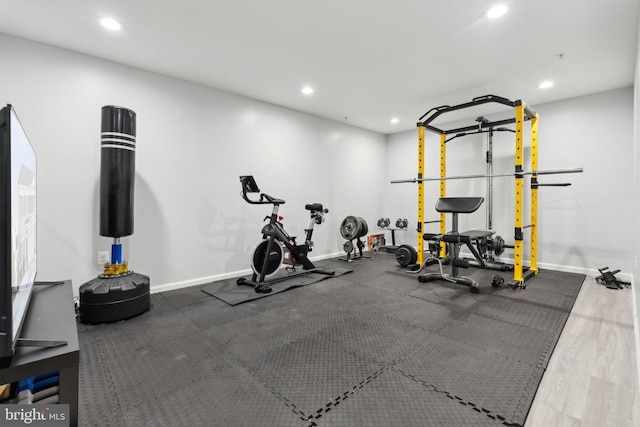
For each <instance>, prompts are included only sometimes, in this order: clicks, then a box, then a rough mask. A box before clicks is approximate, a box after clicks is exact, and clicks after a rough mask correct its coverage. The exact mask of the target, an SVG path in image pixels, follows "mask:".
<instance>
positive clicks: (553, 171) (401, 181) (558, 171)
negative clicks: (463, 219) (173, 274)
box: [391, 168, 583, 184]
mask: <svg viewBox="0 0 640 427" xmlns="http://www.w3.org/2000/svg"><path fill="white" fill-rule="evenodd" d="M582 172H583V168H569V169H548V170H538V171H523V172H519V173H515V172H514V173H503V174H492V175H486V174H484V175H454V176H443V177H440V178H411V179H397V180H392V181H391V184H404V183H416V182H425V181H444V180H451V179H473V178H502V177H512V176H522V175H554V174H563V173H582Z"/></svg>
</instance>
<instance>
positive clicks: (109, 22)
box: [100, 18, 122, 31]
mask: <svg viewBox="0 0 640 427" xmlns="http://www.w3.org/2000/svg"><path fill="white" fill-rule="evenodd" d="M100 24H101V25H102V26H103V27H105V28H107V29H109V30H112V31H119V30H121V29H122V24H121V23H119V22H118V21H116V20H115V19H113V18H102V19H101V20H100Z"/></svg>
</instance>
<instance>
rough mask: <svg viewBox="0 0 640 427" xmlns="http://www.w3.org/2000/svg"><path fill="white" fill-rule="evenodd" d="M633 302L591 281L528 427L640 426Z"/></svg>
mask: <svg viewBox="0 0 640 427" xmlns="http://www.w3.org/2000/svg"><path fill="white" fill-rule="evenodd" d="M632 296H633V293H632V291H631V289H629V288H625V289H621V290H611V289H607V288H606V287H605V286H603V285H599V284H597V283H596V281H595V279H594V278H593V277H587V279H586V280H585V282H584V284H583V285H582V289H581V290H580V293H579V294H578V298H577V299H576V302H575V305H574V307H573V310H572V311H571V315H570V316H569V319H568V320H567V323H566V325H565V327H564V330H563V331H562V335H561V336H560V340H559V341H558V344H557V346H556V348H555V351H554V352H553V355H552V356H551V359H550V361H549V366H548V367H547V371H546V372H545V374H544V377H543V378H542V382H541V383H540V387H539V388H538V391H537V393H536V396H535V399H534V401H533V405H532V407H531V410H530V412H529V415H528V417H527V420H526V423H525V427H539V426H544V427H547V426H554V427H559V426H567V427H586V426H597V427H607V426H612V427H613V426H615V427H624V426H640V398H639V393H638V368H637V366H636V361H637V359H636V348H635V337H634V331H633V308H632Z"/></svg>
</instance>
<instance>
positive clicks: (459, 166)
mask: <svg viewBox="0 0 640 427" xmlns="http://www.w3.org/2000/svg"><path fill="white" fill-rule="evenodd" d="M524 101H526V99H525V100H524ZM532 107H533V108H534V109H535V110H536V111H537V112H538V114H539V116H540V119H539V142H538V146H539V148H538V156H539V165H538V169H540V170H543V169H563V168H574V167H583V168H584V173H582V174H567V175H551V176H540V177H539V181H540V182H543V183H544V182H546V183H552V182H571V183H572V185H571V186H570V187H559V188H557V187H546V188H541V189H540V190H539V191H538V217H539V218H538V229H539V230H538V232H539V238H538V263H539V266H540V267H541V268H554V269H560V270H565V271H578V272H585V273H588V274H592V275H596V274H598V272H597V268H598V267H600V268H601V267H605V266H609V267H610V268H612V269H613V268H618V269H621V270H622V271H623V272H624V273H627V274H629V273H631V271H632V268H633V256H632V255H631V254H632V250H633V248H634V242H635V240H634V232H635V230H636V221H635V220H634V209H633V200H634V196H633V194H632V185H631V183H632V182H633V177H634V173H633V164H634V162H633V160H634V159H633V156H632V155H631V153H632V152H633V117H634V115H633V89H632V88H630V87H629V88H622V89H618V90H613V91H608V92H604V93H598V94H595V95H590V96H583V97H579V98H573V99H568V100H564V101H559V102H554V103H549V104H544V105H533V106H532ZM508 114H511V117H513V111H509V110H507V111H505V113H504V114H497V115H488V116H487V117H489V118H492V119H497V118H499V117H502V118H505V117H509V115H508ZM475 117H476V115H474V116H472V117H471V118H470V120H467V121H462V122H458V123H456V124H465V125H469V124H473V123H474V119H475ZM442 127H443V128H447V129H448V128H453V127H454V125H453V124H452V125H443V126H442ZM529 135H530V134H529V126H528V125H525V144H524V145H525V148H524V152H525V157H526V158H525V169H527V170H528V168H527V167H526V165H528V164H529V163H528V162H529V158H530V154H531V153H530V149H529V147H530V143H529ZM417 139H418V138H417V130H416V131H410V132H404V133H400V134H396V135H391V136H390V137H389V138H388V142H387V174H388V176H389V179H400V178H411V177H414V176H416V172H417ZM425 141H426V142H425V153H426V154H425V155H426V168H425V176H427V177H437V176H439V136H438V135H436V134H434V133H429V132H427V135H426V138H425ZM485 151H486V136H484V135H483V136H480V135H478V136H469V137H465V138H459V139H456V140H454V141H451V142H450V143H448V144H447V175H449V176H453V175H468V174H483V173H486V164H485V161H484V156H485V155H484V153H485ZM514 154H515V136H514V134H513V133H498V134H496V136H495V137H494V173H496V174H498V173H513V170H514ZM438 185H439V184H438V182H437V181H434V182H430V183H426V184H425V186H426V192H427V196H426V199H425V200H426V201H425V215H426V217H427V219H437V218H438V217H437V213H436V212H435V209H433V206H435V201H436V199H437V197H438V195H439V186H438ZM525 189H528V187H527V186H525ZM514 192H515V191H514V179H513V178H495V179H494V198H493V200H494V209H493V229H494V230H495V231H496V232H497V234H499V235H501V236H502V237H504V239H505V241H507V242H511V243H512V242H513V228H514V198H515V196H514ZM447 195H448V196H486V180H485V179H476V180H464V181H461V180H460V181H447ZM528 198H529V197H528V192H527V197H526V200H528ZM385 200H386V201H387V202H388V203H385V212H386V213H385V215H389V216H397V215H406V216H408V218H409V219H410V221H412V226H411V227H410V228H411V229H412V230H413V229H415V225H416V223H415V218H417V187H416V185H415V184H393V185H392V184H386V191H385ZM528 212H529V204H528V202H527V203H525V221H524V223H525V224H528V223H529V216H528ZM486 215H487V214H486V210H485V208H484V207H481V208H480V209H479V210H478V211H477V212H476V213H474V214H472V215H465V216H462V217H461V219H460V229H461V230H464V229H473V228H485V227H486ZM426 229H427V231H433V232H436V231H437V229H438V226H437V224H431V225H426ZM402 236H403V239H402V240H403V242H404V243H410V244H414V245H415V242H416V239H417V237H416V233H415V232H413V231H409V232H406V233H404V234H403V235H402ZM525 236H527V242H528V233H527V234H526V235H525ZM527 244H528V243H527ZM510 256H512V255H511V252H509V251H507V252H506V253H505V257H507V258H508V257H510ZM528 256H529V254H528V250H527V251H525V260H528Z"/></svg>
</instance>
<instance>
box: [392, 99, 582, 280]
mask: <svg viewBox="0 0 640 427" xmlns="http://www.w3.org/2000/svg"><path fill="white" fill-rule="evenodd" d="M488 103H498V104H502V105H506V106H508V107H511V108H514V109H515V116H514V117H510V118H507V119H504V120H497V121H489V120H486V119H484V118H482V120H479V119H478V120H477V121H478V124H474V125H470V126H464V127H458V128H454V129H446V130H445V129H440V128H437V127H435V126H433V125H432V124H431V123H432V122H433V121H434V120H435V119H436V118H438V117H440V116H441V115H443V114H445V113H450V112H453V111H458V110H463V109H465V108H470V107H475V106H479V105H483V104H488ZM418 120H419V121H418V123H417V126H418V177H417V178H414V179H410V180H396V181H391V183H393V184H395V183H403V182H414V183H417V184H418V224H417V230H416V231H417V232H418V249H417V252H418V253H417V263H418V265H422V264H423V262H424V239H423V232H422V231H423V225H424V224H425V215H424V200H425V188H424V182H425V181H440V197H446V180H448V179H469V178H481V177H486V178H493V177H505V176H514V177H515V207H514V219H515V226H514V240H515V244H514V248H513V249H514V266H513V282H514V283H513V285H516V286H522V287H524V282H525V281H526V280H528V279H529V278H531V277H533V276H535V275H536V274H538V265H537V249H538V248H537V234H538V226H537V219H538V187H540V186H567V185H570V184H540V183H539V182H538V175H544V174H558V173H579V172H582V168H576V169H558V170H547V171H539V170H538V114H537V113H536V112H535V111H534V110H533V109H532V108H531V107H530V106H528V105H527V104H526V103H525V102H524V101H522V100H516V101H511V100H509V99H507V98H503V97H500V96H495V95H484V96H481V97H477V98H474V99H473V100H472V101H471V102H466V103H463V104H459V105H454V106H449V105H443V106H440V107H435V108H432V109H431V110H429V111H427V112H426V113H425V114H423V115H422V116H421V117H420V118H419V119H418ZM525 121H530V122H531V134H530V139H531V164H530V168H531V170H530V171H525V170H524V168H523V137H524V122H525ZM508 124H515V148H516V152H515V167H514V172H513V174H501V175H469V176H454V177H447V176H446V142H447V141H449V140H451V139H453V138H456V137H457V136H463V135H465V134H473V133H483V132H488V131H490V130H493V129H494V128H495V127H497V126H503V125H508ZM425 130H429V131H431V132H434V133H437V134H439V135H440V177H439V178H425V177H424V160H425V152H424V135H425ZM451 134H456V136H453V137H451V138H449V139H447V135H451ZM525 175H531V190H530V200H531V215H530V220H531V223H530V224H527V225H524V224H523V211H524V176H525ZM439 222H440V234H445V233H446V223H445V214H444V213H441V214H440V221H439ZM525 228H530V229H531V230H530V236H531V237H530V244H531V248H530V257H531V259H530V265H529V269H528V271H527V275H526V277H525V276H524V275H523V242H524V233H523V230H524V229H525ZM443 252H444V248H441V256H444V253H443Z"/></svg>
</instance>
